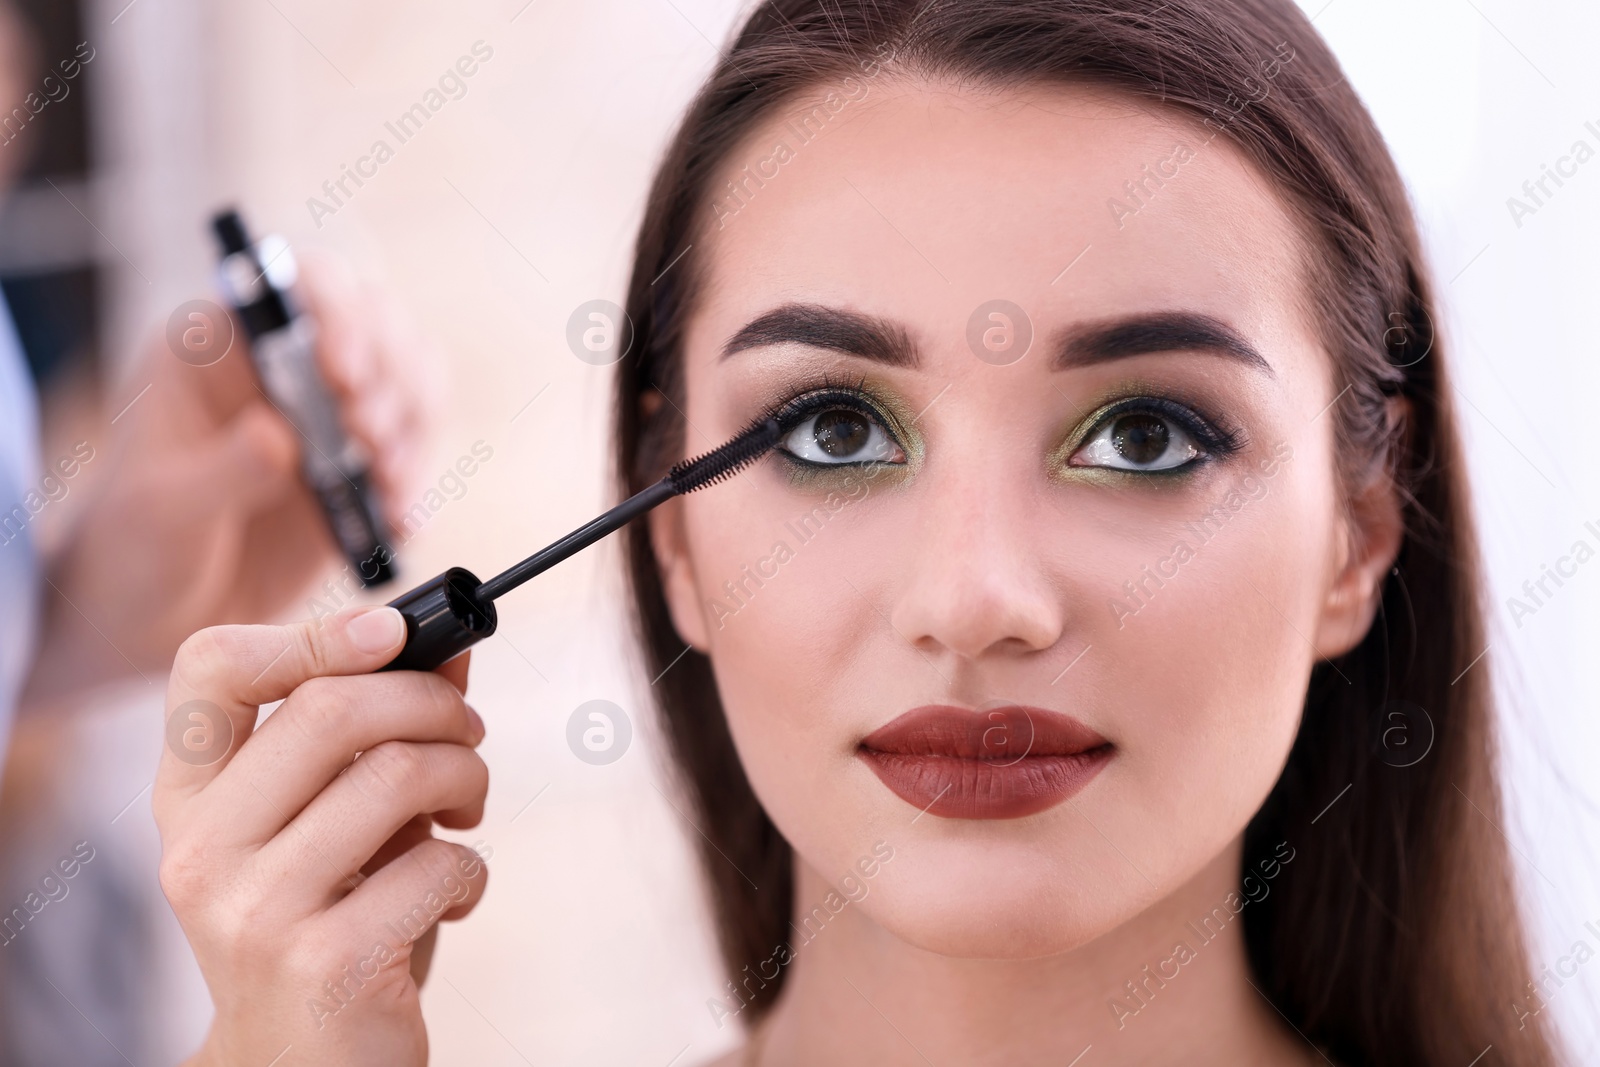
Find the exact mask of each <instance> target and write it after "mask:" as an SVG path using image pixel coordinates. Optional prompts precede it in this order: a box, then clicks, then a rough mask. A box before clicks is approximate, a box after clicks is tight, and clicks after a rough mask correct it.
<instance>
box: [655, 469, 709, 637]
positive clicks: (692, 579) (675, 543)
mask: <svg viewBox="0 0 1600 1067" xmlns="http://www.w3.org/2000/svg"><path fill="white" fill-rule="evenodd" d="M647 521H648V522H649V523H650V547H651V548H652V549H653V550H654V552H655V556H656V571H657V573H659V574H660V575H661V591H662V595H663V596H665V597H666V600H667V610H668V611H669V612H670V613H671V614H672V625H673V627H674V628H675V629H676V630H677V631H678V636H680V637H682V638H683V639H684V640H685V641H687V642H688V643H689V645H690V646H691V647H692V648H693V649H694V650H695V651H696V652H699V653H701V654H705V653H706V652H707V651H709V650H710V647H711V642H710V628H709V627H708V626H707V625H706V617H705V613H704V612H703V610H702V607H701V600H700V585H699V581H698V580H697V577H696V575H695V570H694V562H693V560H692V559H691V557H690V555H689V541H688V531H687V530H686V529H685V528H684V515H683V500H682V498H681V497H680V498H675V499H673V500H669V501H667V502H666V503H665V504H662V505H661V506H660V507H658V508H656V509H655V510H654V511H652V512H651V513H650V515H649V518H648V520H647Z"/></svg>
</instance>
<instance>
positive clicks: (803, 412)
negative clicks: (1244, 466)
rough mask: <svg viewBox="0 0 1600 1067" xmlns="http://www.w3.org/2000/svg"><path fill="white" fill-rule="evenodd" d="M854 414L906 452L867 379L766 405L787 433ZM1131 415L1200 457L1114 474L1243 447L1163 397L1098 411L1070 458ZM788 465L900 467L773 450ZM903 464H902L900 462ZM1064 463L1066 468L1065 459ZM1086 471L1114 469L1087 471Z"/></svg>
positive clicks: (1236, 432) (1172, 471)
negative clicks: (1176, 429) (1151, 422)
mask: <svg viewBox="0 0 1600 1067" xmlns="http://www.w3.org/2000/svg"><path fill="white" fill-rule="evenodd" d="M840 409H843V410H847V411H853V412H856V413H857V414H860V415H864V416H865V417H867V418H868V419H871V420H872V421H873V422H874V423H875V424H877V426H878V427H879V428H881V429H882V430H883V432H884V433H886V434H887V435H888V436H889V438H890V439H891V440H892V441H893V442H894V443H895V445H896V446H898V447H899V448H900V449H901V451H902V452H905V451H907V448H906V444H905V442H904V441H903V440H902V434H900V433H899V432H898V431H897V429H896V426H895V420H893V419H892V418H890V417H889V416H888V415H886V414H885V413H884V411H883V409H882V408H881V407H880V406H879V405H878V404H877V403H876V402H875V401H874V400H873V399H872V398H871V396H870V395H869V394H868V392H867V390H866V380H865V379H864V378H863V379H856V380H836V379H833V378H832V377H830V376H827V375H824V376H823V377H822V379H821V380H820V381H818V382H817V383H816V384H815V385H814V386H811V387H808V388H806V389H804V390H803V391H801V392H799V393H795V394H792V395H791V396H789V397H788V398H787V399H784V400H781V401H778V402H777V403H775V404H772V405H770V406H769V407H768V408H767V410H766V415H767V416H768V417H769V418H773V419H776V420H777V421H778V424H779V426H781V427H782V428H783V431H784V433H785V434H787V433H789V432H790V431H792V430H793V429H794V428H795V427H797V426H798V425H799V424H800V423H802V422H804V421H805V420H806V419H808V418H811V417H813V416H815V415H821V414H823V413H825V412H828V411H834V410H840ZM1135 413H1141V414H1153V415H1159V416H1161V417H1163V418H1167V419H1171V420H1172V421H1173V422H1175V423H1177V424H1178V425H1179V426H1180V427H1181V428H1182V429H1183V431H1184V432H1185V433H1187V434H1188V435H1189V436H1190V437H1191V438H1193V440H1194V442H1195V443H1196V444H1197V445H1199V446H1200V449H1201V454H1200V455H1199V456H1196V457H1195V458H1193V459H1191V460H1189V461H1188V462H1186V463H1183V464H1180V465H1179V466H1176V467H1172V468H1169V469H1166V470H1151V471H1138V470H1118V471H1117V473H1123V474H1143V475H1145V476H1147V477H1148V476H1151V475H1166V476H1171V475H1180V474H1183V473H1186V472H1188V471H1191V470H1193V469H1194V468H1195V467H1197V466H1199V465H1201V464H1203V463H1208V462H1213V461H1216V460H1220V459H1223V458H1226V457H1227V456H1230V455H1233V454H1235V453H1237V452H1238V451H1240V450H1241V449H1243V448H1244V447H1245V446H1246V444H1247V441H1246V438H1245V434H1244V431H1243V430H1241V429H1238V428H1222V427H1220V426H1219V423H1221V421H1222V420H1219V419H1215V418H1208V417H1206V416H1204V415H1201V414H1200V413H1199V412H1197V411H1195V410H1194V409H1193V408H1191V407H1189V406H1188V405H1186V404H1182V403H1180V402H1178V401H1176V400H1172V399H1170V398H1168V397H1163V396H1133V397H1127V398H1124V399H1122V400H1118V401H1116V402H1114V403H1112V404H1110V405H1109V406H1107V407H1105V408H1102V409H1101V410H1100V411H1099V412H1097V413H1096V415H1095V416H1094V419H1093V421H1092V422H1091V423H1090V424H1089V428H1088V429H1087V430H1086V431H1085V432H1083V433H1081V434H1078V435H1076V437H1075V439H1074V442H1073V444H1072V445H1071V447H1070V448H1068V449H1065V450H1064V451H1065V455H1066V457H1067V459H1068V460H1070V457H1071V456H1073V455H1075V454H1076V453H1077V452H1078V451H1079V450H1080V449H1082V448H1083V447H1084V445H1085V444H1086V443H1087V442H1089V441H1090V440H1092V439H1093V438H1094V437H1095V435H1096V434H1098V433H1099V432H1100V431H1101V430H1102V429H1104V428H1106V427H1107V426H1108V425H1110V424H1111V423H1112V422H1113V421H1115V420H1116V419H1118V418H1120V417H1121V416H1124V415H1130V414H1135ZM775 451H776V452H777V453H778V454H779V455H781V456H782V457H783V458H784V459H785V460H786V461H787V462H789V463H791V464H793V465H794V466H796V467H800V468H803V469H805V470H808V471H813V470H814V471H821V470H828V469H838V468H841V467H842V468H852V467H862V466H871V465H890V466H898V465H900V464H899V463H887V464H886V463H885V462H884V461H882V460H866V461H858V462H853V463H851V462H846V463H831V464H824V463H815V462H813V461H811V460H807V459H803V458H801V457H800V456H797V455H795V454H794V453H792V452H790V451H788V450H787V449H785V448H783V447H781V446H780V447H779V448H777V449H776V450H775ZM903 462H904V461H903V460H902V461H900V463H903ZM1062 465H1063V466H1065V465H1067V462H1066V460H1063V461H1062ZM1086 469H1113V470H1114V469H1115V468H1098V467H1090V468H1086Z"/></svg>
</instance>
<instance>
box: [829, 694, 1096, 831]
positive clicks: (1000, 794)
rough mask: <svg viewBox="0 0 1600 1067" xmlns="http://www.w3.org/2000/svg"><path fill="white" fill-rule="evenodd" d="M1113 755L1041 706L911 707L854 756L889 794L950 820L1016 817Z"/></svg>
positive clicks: (1054, 799)
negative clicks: (984, 709) (871, 772)
mask: <svg viewBox="0 0 1600 1067" xmlns="http://www.w3.org/2000/svg"><path fill="white" fill-rule="evenodd" d="M1114 752H1115V748H1114V746H1113V745H1112V744H1111V743H1110V742H1109V741H1107V740H1106V739H1105V738H1104V737H1101V736H1100V735H1099V734H1098V733H1096V732H1095V731H1094V730H1091V729H1090V728H1089V727H1087V726H1085V725H1084V724H1083V723H1081V722H1079V721H1078V720H1077V719H1074V718H1072V717H1071V716H1068V715H1062V714H1061V713H1059V712H1054V711H1049V710H1047V709H1045V708H1033V707H1022V706H1019V705H1007V706H1004V707H998V708H992V709H989V710H986V711H973V710H970V709H967V708H958V707H949V706H946V705H929V706H926V707H920V708H913V709H912V710H910V711H908V712H906V713H905V714H904V715H901V716H900V717H899V718H897V719H895V720H894V721H892V722H890V723H888V724H886V725H884V726H881V727H879V728H878V729H876V730H874V731H873V732H872V733H870V734H868V735H867V736H866V737H865V738H864V739H863V740H862V742H861V746H860V748H859V749H858V750H857V753H856V754H857V756H858V757H859V758H860V759H861V760H862V761H863V762H865V763H866V764H867V766H869V767H871V768H872V770H873V773H875V774H876V775H877V776H878V779H879V780H880V781H882V782H883V784H884V785H886V786H888V788H889V789H890V791H891V792H893V793H894V794H895V795H896V796H898V797H899V798H900V799H901V800H904V801H905V802H906V803H907V804H911V805H913V806H915V807H917V808H919V809H921V810H923V811H926V812H928V813H929V814H932V815H939V816H943V817H944V818H948V819H1019V818H1022V817H1023V816H1025V815H1033V814H1035V813H1037V812H1041V811H1045V810H1046V809H1048V808H1052V807H1054V806H1055V805H1057V804H1059V803H1061V802H1062V801H1064V800H1067V799H1069V798H1070V797H1072V796H1073V795H1074V794H1075V793H1077V792H1078V791H1079V790H1080V789H1082V788H1083V787H1084V786H1085V785H1087V784H1088V783H1089V781H1090V779H1092V778H1093V777H1094V776H1095V775H1096V774H1098V773H1099V772H1100V769H1101V768H1102V767H1104V766H1105V765H1106V764H1107V763H1108V762H1109V761H1110V759H1111V757H1112V755H1113V754H1114Z"/></svg>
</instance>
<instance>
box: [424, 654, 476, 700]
mask: <svg viewBox="0 0 1600 1067" xmlns="http://www.w3.org/2000/svg"><path fill="white" fill-rule="evenodd" d="M471 666H472V650H471V649H468V650H467V651H465V652H463V653H461V655H459V656H457V657H456V658H455V659H453V660H450V661H449V662H447V663H445V664H443V665H442V666H439V667H436V668H434V671H433V673H434V674H437V675H439V676H440V677H442V678H443V679H444V680H445V681H447V682H449V683H450V684H451V685H453V686H455V687H456V691H457V692H459V693H460V694H461V695H462V696H466V695H467V671H468V670H469V668H471Z"/></svg>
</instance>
